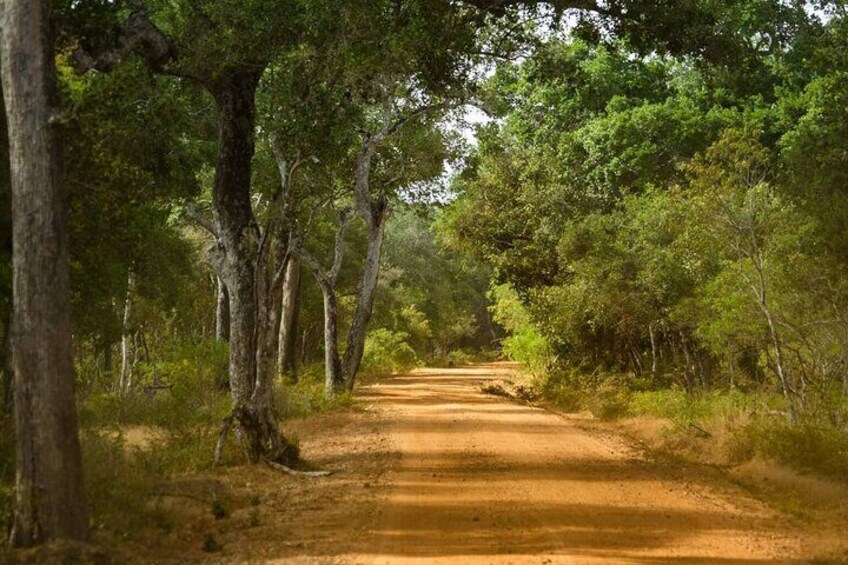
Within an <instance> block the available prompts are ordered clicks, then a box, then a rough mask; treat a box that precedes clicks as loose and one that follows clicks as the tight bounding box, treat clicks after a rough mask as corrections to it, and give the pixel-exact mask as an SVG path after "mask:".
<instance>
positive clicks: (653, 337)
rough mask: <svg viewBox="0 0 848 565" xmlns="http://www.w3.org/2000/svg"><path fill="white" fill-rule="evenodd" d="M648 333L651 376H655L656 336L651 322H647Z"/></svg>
mask: <svg viewBox="0 0 848 565" xmlns="http://www.w3.org/2000/svg"><path fill="white" fill-rule="evenodd" d="M648 334H649V335H650V337H651V377H652V378H657V337H656V333H655V332H654V323H653V322H651V323H650V324H648Z"/></svg>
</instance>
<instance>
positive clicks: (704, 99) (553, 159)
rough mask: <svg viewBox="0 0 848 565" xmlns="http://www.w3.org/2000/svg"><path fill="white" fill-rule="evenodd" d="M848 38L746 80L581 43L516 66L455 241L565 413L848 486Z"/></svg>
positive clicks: (468, 172)
mask: <svg viewBox="0 0 848 565" xmlns="http://www.w3.org/2000/svg"><path fill="white" fill-rule="evenodd" d="M846 21H848V20H846V19H845V15H844V12H842V11H837V12H835V13H834V14H833V17H831V18H828V19H827V20H826V21H820V22H814V21H810V20H804V19H802V20H798V21H796V22H795V23H794V24H793V26H792V27H791V29H790V30H789V31H788V33H787V35H786V36H784V37H783V38H782V39H781V41H783V42H784V43H783V47H782V48H781V49H776V50H773V51H770V52H769V53H767V54H763V55H762V56H758V57H756V58H755V59H751V60H749V61H748V64H747V65H742V66H735V67H722V68H715V67H709V66H703V65H700V64H698V63H697V62H695V61H693V60H691V59H688V58H676V57H657V56H653V57H648V58H642V59H640V58H636V57H633V55H632V52H631V50H630V48H629V47H628V46H627V45H626V44H616V43H613V44H608V45H604V46H597V45H592V44H590V43H587V42H585V41H583V40H581V39H576V38H570V39H568V40H564V41H551V42H549V43H547V44H546V45H545V46H544V48H542V49H539V50H538V51H536V52H535V53H534V54H533V55H532V56H531V57H530V58H529V59H528V60H526V61H522V62H520V63H515V64H505V65H503V66H502V67H500V68H499V71H498V73H497V74H496V75H495V76H494V77H493V78H492V79H491V80H490V82H489V90H490V91H491V92H492V96H493V97H494V98H495V99H496V100H497V101H498V103H497V104H496V106H498V107H500V108H502V114H501V116H502V119H501V120H500V121H498V122H496V123H493V124H491V125H489V126H487V127H485V128H483V129H482V130H481V132H480V140H481V141H480V145H479V147H478V148H477V149H476V152H475V153H474V156H473V158H472V159H471V161H470V163H471V164H470V166H469V167H468V168H466V169H465V170H464V171H463V173H462V174H461V175H460V176H459V177H458V178H457V180H456V188H457V191H458V193H459V197H458V199H457V200H456V201H455V202H454V203H453V204H452V205H451V206H450V208H449V209H448V211H447V213H446V214H445V215H444V216H443V217H442V218H441V219H440V227H441V228H442V234H443V238H444V240H445V241H446V242H447V243H448V244H449V245H450V246H452V247H453V248H455V249H460V250H463V251H464V252H466V253H468V254H470V255H471V256H473V257H475V258H477V259H478V260H480V261H482V262H484V263H485V264H488V265H490V266H491V268H492V269H493V272H494V274H495V280H496V281H497V283H498V285H497V286H494V287H493V288H492V290H491V291H490V297H491V299H492V300H493V302H494V304H493V306H492V312H493V316H494V318H495V320H496V321H497V322H498V323H499V324H500V325H502V326H503V327H504V328H506V330H507V331H508V333H509V335H508V337H506V338H505V339H504V340H503V341H502V349H503V352H504V354H505V355H507V356H508V357H509V358H511V359H514V360H516V361H520V362H522V363H523V364H524V365H525V367H526V368H527V371H529V372H530V373H531V374H532V375H533V376H534V377H535V379H536V381H537V384H538V386H539V388H540V389H541V390H542V391H544V394H545V395H546V396H547V397H548V398H549V399H550V400H551V401H552V402H554V403H555V404H557V405H559V406H561V407H564V408H566V409H571V410H581V409H589V410H592V412H593V413H595V414H596V415H597V416H599V417H601V418H607V419H614V418H626V417H631V416H638V415H649V416H655V417H660V418H665V419H667V420H668V422H669V424H668V426H667V429H666V432H665V433H667V434H669V435H670V436H676V437H677V438H678V439H679V440H681V441H682V438H683V437H684V436H689V437H691V438H699V437H700V438H701V439H706V438H714V439H716V440H717V441H716V442H713V443H710V442H704V441H702V442H700V444H699V447H698V449H700V450H701V451H702V452H703V453H704V454H723V456H721V457H716V459H717V460H720V461H722V462H724V463H734V462H735V463H739V462H740V461H742V460H746V459H750V458H751V457H754V456H762V457H768V458H771V459H775V460H777V461H781V462H784V463H787V464H790V465H792V466H794V467H796V468H798V469H801V470H803V471H809V472H815V473H821V474H825V475H828V476H830V477H834V478H838V479H841V480H844V478H845V477H846V476H848V475H846V471H848V434H846V431H848V356H846V352H848V350H846V343H848V341H846V340H848V323H846V312H848V293H846V290H848V289H847V288H846V286H845V280H846V278H845V276H844V273H845V270H846V267H848V263H846V261H845V258H846V257H848V247H846V245H845V240H844V233H845V230H844V226H845V220H844V219H845V217H846V213H848V205H846V200H845V194H844V187H845V182H846V178H848V177H846V175H848V161H846V159H845V157H844V156H845V140H846V137H845V123H846V121H845V118H846V115H845V113H844V111H843V110H844V108H845V100H846V96H848V89H846V87H848V82H846V81H845V73H846V71H848V67H845V66H844V60H843V59H844V58H843V57H842V56H841V55H839V53H843V52H844V50H845V39H846V37H848V35H846V33H845V29H846V27H845V26H846ZM837 108H839V110H837ZM716 443H717V444H718V445H716Z"/></svg>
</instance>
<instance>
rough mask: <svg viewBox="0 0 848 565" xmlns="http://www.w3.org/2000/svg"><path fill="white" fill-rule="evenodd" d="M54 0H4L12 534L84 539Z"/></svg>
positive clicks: (19, 538)
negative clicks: (11, 335)
mask: <svg viewBox="0 0 848 565" xmlns="http://www.w3.org/2000/svg"><path fill="white" fill-rule="evenodd" d="M51 26H52V20H51V3H50V2H47V1H43V2H26V1H10V2H5V3H4V4H3V17H2V28H3V41H2V61H3V69H2V78H3V92H4V94H5V103H6V116H7V122H8V131H9V162H10V171H11V180H12V229H13V280H14V322H13V323H14V328H15V330H14V331H15V339H14V340H13V352H12V355H13V366H14V372H15V420H16V433H17V456H18V468H17V484H16V506H15V518H14V526H13V531H12V540H13V542H14V543H15V544H17V545H22V546H26V545H31V544H35V543H39V542H43V541H46V540H52V539H59V538H69V539H85V538H87V537H88V522H87V520H86V512H85V507H86V504H85V494H84V491H83V480H82V460H81V455H80V444H79V437H78V430H77V417H76V406H75V404H74V367H73V359H72V353H71V320H70V304H69V282H68V281H69V279H68V224H67V222H68V217H67V213H68V208H67V195H66V192H65V186H64V184H63V179H62V143H61V137H60V132H59V128H60V127H61V121H62V114H61V110H60V108H59V102H58V89H57V78H56V68H55V62H54V51H53V32H52V29H51Z"/></svg>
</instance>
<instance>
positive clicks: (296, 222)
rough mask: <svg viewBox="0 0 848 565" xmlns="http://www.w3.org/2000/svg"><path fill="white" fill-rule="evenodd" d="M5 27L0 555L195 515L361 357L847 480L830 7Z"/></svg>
mask: <svg viewBox="0 0 848 565" xmlns="http://www.w3.org/2000/svg"><path fill="white" fill-rule="evenodd" d="M0 17H2V22H0V27H2V29H3V32H4V40H3V41H2V42H0V52H2V53H0V54H2V58H3V64H2V66H0V74H2V75H3V76H2V78H3V80H2V90H3V92H2V94H3V108H4V112H2V113H0V116H2V117H0V133H2V135H0V370H1V372H0V374H2V399H1V400H2V402H0V561H4V560H5V559H6V557H7V556H10V555H12V554H13V553H14V550H13V547H20V548H29V547H32V546H40V545H43V544H45V543H48V542H51V541H55V540H75V541H78V542H81V543H83V544H86V543H88V541H90V540H92V539H93V540H94V541H95V545H96V544H97V543H100V544H102V545H104V546H108V547H113V546H126V547H128V548H130V551H132V549H133V548H134V547H135V548H138V547H144V546H145V545H149V543H148V542H149V541H150V539H152V538H155V535H154V533H155V532H162V533H164V534H168V535H170V534H171V533H173V532H175V531H178V530H179V527H181V524H179V523H178V522H179V520H177V519H176V518H174V517H173V516H174V514H173V512H174V508H173V507H171V506H175V505H173V504H171V506H169V505H168V504H166V503H165V502H164V498H167V497H173V496H185V497H186V498H189V499H192V500H195V502H196V501H198V500H200V501H201V502H202V504H203V505H205V506H204V510H203V512H204V516H205V517H206V518H209V517H210V516H211V517H212V519H214V520H219V519H222V517H225V516H228V515H230V513H231V512H233V509H232V508H229V507H228V504H227V503H225V502H223V498H222V497H223V496H224V495H223V494H221V493H220V492H219V485H218V482H217V481H218V478H217V477H221V476H237V477H242V478H243V477H248V476H253V475H252V474H255V473H257V470H256V469H257V466H261V468H262V470H263V471H268V470H269V469H274V470H275V471H278V472H281V473H293V474H297V473H303V472H307V473H308V472H314V471H315V470H314V469H312V468H311V467H310V464H309V454H308V453H303V452H302V450H301V448H300V441H299V438H298V437H297V436H296V434H294V433H293V432H291V428H292V422H293V421H296V420H298V419H302V418H305V417H307V416H311V415H315V414H320V413H326V412H331V411H334V410H341V409H351V406H352V405H353V404H354V402H353V399H354V395H355V391H356V386H357V384H360V383H362V381H363V379H365V380H373V379H379V378H381V377H384V376H386V375H389V374H393V373H401V372H405V371H408V370H410V369H412V368H415V367H418V366H424V365H430V366H456V365H461V364H465V363H470V362H472V361H474V360H479V359H487V360H491V359H494V358H495V357H497V356H502V357H503V358H508V359H512V360H515V361H519V362H521V363H523V364H524V365H525V366H526V368H527V370H528V371H529V372H530V373H531V374H532V375H533V377H534V378H535V379H536V381H537V384H538V387H539V389H540V390H542V391H544V394H545V395H546V396H547V398H548V399H550V400H551V401H552V402H554V403H556V404H557V405H559V406H561V407H563V408H567V409H573V410H580V409H590V410H592V411H593V412H595V413H596V414H597V415H598V416H600V417H603V418H625V417H630V416H641V415H651V416H656V417H660V418H664V419H666V420H667V421H668V422H669V426H668V430H669V431H668V432H667V433H669V434H677V435H679V436H680V437H685V436H693V434H694V437H699V435H700V436H703V437H704V438H712V439H714V440H715V441H716V442H717V444H716V445H717V447H716V452H720V453H723V454H725V455H726V460H727V461H732V462H738V461H743V460H746V459H750V458H752V457H755V456H763V457H769V458H773V459H777V460H779V461H784V462H786V463H788V464H791V465H793V466H795V467H797V468H799V469H802V470H805V471H811V472H816V473H822V474H826V475H828V476H833V477H841V478H843V479H844V477H845V476H848V474H846V471H848V440H846V437H848V435H847V434H846V430H848V276H846V274H848V237H847V236H846V233H848V232H846V230H845V226H846V225H848V192H846V186H848V184H846V183H848V157H846V155H848V146H846V144H848V125H846V124H848V114H846V109H848V60H846V57H845V53H846V52H848V12H846V6H845V5H844V3H843V2H815V3H804V2H784V1H779V0H757V1H721V2H712V1H703V2H702V1H700V0H693V1H691V2H686V3H684V5H682V6H681V7H680V9H679V10H678V9H675V10H669V9H668V8H667V6H666V5H665V4H663V3H651V2H642V1H637V0H609V1H607V2H603V3H601V4H598V5H595V4H593V3H591V2H589V3H585V2H582V1H581V2H569V1H559V0H557V1H552V2H534V1H518V0H411V1H403V2H401V1H396V0H378V1H372V0H361V1H355V2H342V3H339V2H330V1H327V0H315V1H312V0H309V1H306V0H302V1H301V0H299V1H292V0H263V1H258V0H255V1H250V2H242V1H240V0H239V1H236V0H192V1H188V0H167V1H156V2H152V1H150V2H145V1H114V2H113V1H109V2H103V1H85V0H82V1H74V2H50V1H47V0H38V1H24V0H7V1H6V2H4V4H3V9H2V11H0ZM19 63H20V64H19ZM60 134H61V135H60ZM13 202H14V206H13ZM13 240H14V248H13V245H12V242H13ZM13 251H14V253H13ZM42 414H49V415H50V417H49V418H42V417H40V415H42ZM327 433H332V430H328V431H327ZM51 446H52V448H51ZM53 448H55V449H53ZM699 449H709V450H712V449H713V447H712V446H706V447H705V446H703V445H702V446H701V447H699ZM228 473H229V474H230V475H228ZM195 479H197V480H201V479H202V481H206V482H204V483H203V485H205V486H203V488H202V489H201V490H202V492H201V493H200V494H198V493H196V492H194V491H193V490H192V488H193V487H191V488H190V487H187V486H185V485H186V484H188V483H191V484H194V483H192V481H194V480H195ZM242 482H244V483H246V482H249V481H248V480H247V479H245V480H244V481H242ZM181 485H182V486H181ZM210 485H211V486H210ZM216 485H218V486H216ZM173 489H177V490H178V491H179V492H177V493H176V494H175V493H174V492H173ZM180 489H182V490H180ZM163 493H165V494H163ZM176 506H178V505H176ZM254 506H258V503H257V504H253V502H252V501H249V500H242V501H240V502H239V511H240V512H242V514H241V516H242V518H243V520H244V524H245V525H246V527H247V526H249V525H250V524H251V523H253V522H254V521H255V520H254V519H253V518H252V517H251V516H252V515H253V513H254V511H253V510H251V508H253V507H254ZM256 512H258V511H256ZM242 518H240V519H242ZM240 523H241V522H240ZM152 532H153V533H152ZM151 536H152V538H151ZM210 536H211V537H209V538H207V539H206V541H205V542H204V544H203V551H209V552H214V551H217V550H219V549H220V547H219V544H218V542H217V541H216V539H215V537H214V536H212V535H211V534H210ZM134 544H135V545H134ZM60 559H61V558H60V557H55V556H54V558H53V560H54V561H55V560H60ZM86 559H88V560H96V559H94V557H91V558H90V559H89V558H82V560H83V561H85V560H86ZM47 560H48V561H49V560H50V559H49V558H47Z"/></svg>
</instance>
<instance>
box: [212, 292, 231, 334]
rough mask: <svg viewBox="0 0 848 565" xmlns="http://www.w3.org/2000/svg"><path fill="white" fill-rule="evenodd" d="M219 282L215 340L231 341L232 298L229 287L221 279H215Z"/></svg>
mask: <svg viewBox="0 0 848 565" xmlns="http://www.w3.org/2000/svg"><path fill="white" fill-rule="evenodd" d="M215 280H217V281H218V293H217V294H218V304H217V307H216V309H215V339H216V340H218V341H229V340H230V297H229V293H228V292H227V287H226V285H225V284H224V281H222V280H221V277H215Z"/></svg>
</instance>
